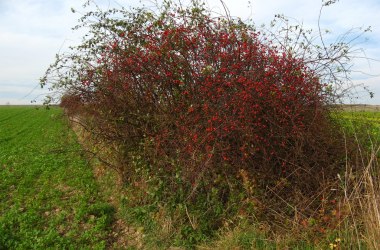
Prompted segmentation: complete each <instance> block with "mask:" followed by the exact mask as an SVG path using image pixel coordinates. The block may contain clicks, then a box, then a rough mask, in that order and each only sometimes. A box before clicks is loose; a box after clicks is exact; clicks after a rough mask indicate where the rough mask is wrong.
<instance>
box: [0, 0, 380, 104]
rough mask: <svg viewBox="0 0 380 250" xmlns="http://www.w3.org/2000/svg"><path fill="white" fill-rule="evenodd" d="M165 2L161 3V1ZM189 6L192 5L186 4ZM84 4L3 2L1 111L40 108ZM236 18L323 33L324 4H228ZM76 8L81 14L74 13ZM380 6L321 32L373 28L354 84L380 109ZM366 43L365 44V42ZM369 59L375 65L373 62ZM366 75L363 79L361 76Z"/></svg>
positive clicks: (355, 9) (335, 19) (258, 0)
mask: <svg viewBox="0 0 380 250" xmlns="http://www.w3.org/2000/svg"><path fill="white" fill-rule="evenodd" d="M157 1H158V2H160V0H157ZM182 1H186V0H182ZM84 2H85V1H84V0H0V105H4V104H30V103H31V101H32V100H36V101H37V103H40V102H41V101H42V99H43V98H44V96H45V95H47V94H48V90H47V89H41V88H40V87H39V78H40V77H41V76H43V74H44V72H45V70H46V69H47V67H48V66H49V64H51V63H52V62H54V59H55V55H56V54H57V53H59V52H65V51H68V47H69V46H70V45H74V44H76V43H78V42H79V41H80V38H81V35H83V33H82V34H81V33H80V32H79V33H78V32H77V31H73V30H72V29H71V28H72V27H74V26H75V25H76V24H78V21H77V20H78V18H80V17H81V13H84V12H85V10H83V8H82V4H83V3H84ZM95 2H96V3H97V4H98V5H99V6H100V7H102V8H105V9H106V8H108V7H110V6H117V5H124V6H141V5H142V4H145V5H149V4H150V3H151V2H149V1H146V0H142V1H137V0H117V2H116V1H114V0H95ZM224 3H225V4H226V6H227V7H228V9H229V11H230V14H231V16H234V17H240V18H242V20H248V19H249V18H251V19H252V20H253V22H254V23H255V24H256V25H261V24H269V22H270V21H271V20H272V19H273V17H274V15H275V14H284V15H285V16H287V17H290V18H292V20H293V19H294V20H297V21H298V22H300V23H303V25H304V26H305V27H308V28H313V29H314V30H316V29H317V28H318V26H317V25H318V16H319V10H320V7H321V4H322V2H321V0H224ZM207 5H208V6H209V7H210V8H211V9H212V10H213V11H215V12H219V13H223V8H222V5H221V1H220V0H208V1H207ZM71 8H74V9H75V10H76V13H72V11H71ZM379 13H380V1H379V0H361V1H357V0H340V1H339V2H337V3H336V4H334V5H333V6H329V7H327V8H325V9H324V10H323V12H322V16H321V28H322V29H328V30H330V31H332V35H330V36H331V37H338V36H339V35H340V34H343V33H345V32H346V31H348V30H350V29H353V28H358V27H363V28H366V27H368V26H371V30H372V32H370V33H367V34H365V35H364V37H363V38H365V39H367V41H366V42H363V43H360V44H358V45H357V48H361V49H363V56H365V57H367V59H361V60H359V59H358V60H355V61H354V65H353V67H352V70H353V72H354V73H353V74H352V77H353V81H354V83H356V84H363V85H364V86H367V87H368V89H370V91H372V92H374V94H375V95H374V98H369V94H368V93H366V92H365V91H363V89H361V88H359V89H358V97H357V98H355V99H354V100H353V101H354V102H355V103H365V104H377V105H380V21H379V20H380V18H379V17H378V15H379ZM361 41H364V39H361ZM368 58H369V59H368ZM355 72H361V73H355Z"/></svg>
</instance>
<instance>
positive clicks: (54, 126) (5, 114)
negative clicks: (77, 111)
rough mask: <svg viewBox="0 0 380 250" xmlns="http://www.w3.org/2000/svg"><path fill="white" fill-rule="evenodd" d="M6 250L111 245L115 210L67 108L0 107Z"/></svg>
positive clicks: (1, 238)
mask: <svg viewBox="0 0 380 250" xmlns="http://www.w3.org/2000/svg"><path fill="white" fill-rule="evenodd" d="M0 180H1V181H0V190H1V192H0V249H4V248H5V249H7V248H11V249H26V248H28V249H46V248H56V249H58V248H61V249H63V248H67V249H69V248H83V247H86V248H93V249H103V248H105V247H106V245H107V237H108V230H109V225H110V224H111V222H112V220H113V213H114V208H113V207H112V206H110V205H109V204H108V203H105V202H103V201H102V200H101V199H99V195H98V190H99V189H98V185H97V183H96V181H95V179H94V177H93V173H92V169H91V168H90V167H89V165H88V164H87V162H86V160H85V158H84V156H83V155H81V148H80V146H79V144H78V143H77V142H76V137H75V135H74V134H73V133H72V131H71V130H69V129H68V127H67V125H66V124H64V122H63V120H62V119H61V110H60V109H58V108H53V109H51V110H45V109H36V108H33V107H0Z"/></svg>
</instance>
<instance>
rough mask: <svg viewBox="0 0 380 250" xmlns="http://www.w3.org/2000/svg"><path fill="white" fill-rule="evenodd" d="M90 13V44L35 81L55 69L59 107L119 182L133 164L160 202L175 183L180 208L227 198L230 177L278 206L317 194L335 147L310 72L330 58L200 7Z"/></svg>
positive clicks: (336, 155)
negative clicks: (276, 198)
mask: <svg viewBox="0 0 380 250" xmlns="http://www.w3.org/2000/svg"><path fill="white" fill-rule="evenodd" d="M115 13H116V15H115V16H112V15H114V14H115ZM94 16H95V17H96V18H98V20H97V21H96V22H94V23H91V24H90V26H89V27H90V33H89V34H90V37H89V38H88V39H87V40H84V43H83V44H82V45H80V46H79V47H77V50H76V51H75V53H73V54H71V55H69V56H68V57H62V58H58V60H57V62H56V64H54V65H52V67H51V68H49V70H48V72H47V74H46V76H45V78H43V79H42V82H43V84H46V83H47V82H48V81H49V79H50V78H49V77H50V76H51V75H54V74H55V73H57V72H58V75H59V77H60V78H59V79H60V80H59V81H58V82H55V83H54V85H53V88H57V89H60V90H64V92H65V93H66V95H65V96H64V97H63V98H62V102H61V105H62V106H63V107H65V108H66V109H67V110H68V112H69V113H70V114H76V115H79V116H81V117H82V118H83V119H84V120H85V121H86V126H89V127H90V128H91V131H92V133H94V134H95V135H96V136H97V137H96V138H97V139H98V140H101V141H102V142H103V143H105V144H107V143H108V144H109V145H112V147H114V148H115V151H117V155H118V157H119V158H121V159H122V160H121V161H119V164H120V166H119V169H121V170H122V172H123V174H124V177H125V180H126V181H127V180H128V179H129V180H130V181H131V180H133V178H140V177H141V176H137V177H136V173H138V174H139V175H141V172H140V170H139V171H137V169H136V166H137V165H138V166H139V167H140V166H141V161H142V162H144V164H143V165H144V166H145V168H146V169H148V172H149V174H150V175H153V176H155V178H162V179H165V182H166V183H169V184H168V185H167V187H166V188H168V189H167V193H166V194H167V195H170V192H173V191H177V190H182V191H183V189H182V188H185V190H187V191H184V195H183V197H182V198H181V199H182V201H185V202H187V201H188V200H192V199H197V194H198V196H199V197H202V196H203V194H204V193H202V192H205V193H207V192H210V190H211V187H212V186H218V187H219V188H220V189H218V190H219V191H218V192H217V196H218V199H220V200H221V201H223V200H224V201H225V200H228V199H230V198H229V195H230V194H231V193H230V191H228V190H227V189H228V188H230V189H231V188H232V187H233V186H234V185H233V184H231V183H230V182H229V181H230V180H232V179H236V178H240V179H241V180H242V184H241V185H242V186H241V187H243V186H244V188H245V190H246V191H247V190H251V188H253V186H256V185H258V186H259V187H261V188H263V189H264V188H265V187H267V186H269V187H271V188H272V189H271V190H272V191H273V190H274V191H273V192H276V193H277V194H280V193H281V192H284V193H287V194H288V198H289V197H291V198H289V199H288V198H284V199H283V200H286V199H288V200H291V199H293V198H294V197H295V196H297V195H298V198H297V199H299V200H301V199H302V198H300V197H304V196H308V195H310V192H312V193H313V195H314V194H317V192H318V190H322V189H324V188H325V187H322V185H323V183H322V181H321V180H322V178H321V177H322V176H323V180H329V179H332V178H335V176H336V174H337V172H339V169H340V167H341V166H342V165H341V164H342V163H344V160H345V159H344V156H345V147H344V146H345V145H344V144H343V142H341V141H340V140H341V139H340V138H341V135H339V130H337V129H336V127H335V125H334V124H333V123H332V122H331V121H330V119H329V109H328V104H330V101H331V100H332V99H333V98H332V97H334V96H333V92H332V91H331V86H330V85H326V84H325V83H324V81H325V80H326V78H325V75H323V74H322V73H325V72H322V73H321V71H320V70H321V68H323V67H328V66H326V65H327V64H324V62H321V61H323V60H330V59H331V58H322V57H321V54H320V53H319V54H318V57H319V59H317V60H312V58H305V57H302V56H300V54H302V55H304V56H305V55H309V54H308V52H309V51H310V50H309V49H310V48H306V47H304V50H305V51H303V52H302V53H298V54H297V53H296V52H294V50H291V49H289V47H288V46H285V45H283V44H282V43H278V42H274V41H273V40H270V39H268V36H267V34H265V33H264V34H263V33H260V32H259V31H257V30H256V29H255V27H253V26H250V25H247V24H244V23H243V22H241V21H240V20H234V19H231V18H227V17H214V16H213V15H211V14H210V13H209V12H208V11H207V10H205V9H204V8H203V7H202V5H199V4H194V5H193V6H191V7H189V8H182V7H178V6H176V7H170V3H169V4H164V6H163V7H162V11H161V12H160V13H158V14H157V13H154V12H152V11H149V10H146V9H136V10H134V11H132V12H129V11H126V10H124V9H121V10H119V11H117V10H110V11H108V12H98V13H96V12H95V13H94V12H90V13H89V14H87V15H86V16H85V17H84V18H83V19H82V21H83V22H84V26H86V25H87V23H88V22H86V20H88V19H89V18H91V17H94ZM120 16H122V18H120ZM316 48H318V47H316ZM325 49H326V48H325ZM343 49H344V48H342V50H343ZM345 53H347V51H346V52H345ZM340 56H341V57H344V56H346V54H339V57H340ZM335 59H336V58H335ZM338 59H339V58H338ZM318 62H319V63H320V64H316V63H318ZM68 64H69V65H70V67H69V69H68V71H66V68H65V67H62V65H68ZM315 65H318V66H319V67H315ZM321 65H323V67H321ZM340 65H343V64H342V63H341V64H340ZM325 69H326V68H325ZM327 69H328V70H327V71H329V70H330V71H329V72H332V74H333V76H335V75H334V72H333V70H335V68H334V67H331V68H327ZM55 70H57V71H55ZM330 76H331V75H330ZM136 159H140V160H139V164H137V165H136ZM141 159H142V160H141ZM236 176H237V177H236ZM178 179H179V180H180V181H179V180H178ZM220 179H222V181H221V180H220ZM284 179H285V180H286V183H287V184H286V185H285V184H284V183H282V184H281V183H280V184H281V185H279V180H284ZM305 180H307V181H305ZM159 183H161V182H159ZM247 183H250V184H249V185H252V187H247V185H246V184H247ZM180 186H181V189H180V188H179V187H180ZM221 187H223V188H221ZM226 190H227V191H226ZM182 191H181V192H182ZM198 191H202V192H199V193H198ZM250 192H251V191H249V192H248V191H247V193H248V194H246V196H247V195H253V193H250ZM246 196H244V197H246ZM244 197H243V198H242V199H244ZM263 197H264V196H263ZM283 200H282V201H283ZM307 206H309V207H310V204H308V205H307ZM207 211H209V210H207ZM186 212H187V211H186Z"/></svg>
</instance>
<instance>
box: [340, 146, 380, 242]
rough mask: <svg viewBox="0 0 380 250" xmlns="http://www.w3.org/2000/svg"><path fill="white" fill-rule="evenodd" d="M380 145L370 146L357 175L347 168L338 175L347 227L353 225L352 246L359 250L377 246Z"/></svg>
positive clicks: (379, 224) (379, 239) (379, 198)
mask: <svg viewBox="0 0 380 250" xmlns="http://www.w3.org/2000/svg"><path fill="white" fill-rule="evenodd" d="M379 151H380V146H377V147H373V148H372V152H371V154H370V155H369V159H368V161H367V162H368V163H367V164H366V165H364V166H365V168H364V169H363V171H362V172H361V175H360V176H356V177H352V175H353V173H352V171H351V169H350V168H348V169H347V171H346V176H345V177H344V180H343V178H342V183H344V185H343V190H344V193H345V205H346V206H347V207H348V208H349V211H350V218H348V220H349V221H350V226H351V227H353V229H354V230H353V234H352V242H351V244H352V246H355V245H356V247H357V248H358V249H362V244H361V243H365V245H366V246H367V248H368V249H380V165H379V162H378V155H379Z"/></svg>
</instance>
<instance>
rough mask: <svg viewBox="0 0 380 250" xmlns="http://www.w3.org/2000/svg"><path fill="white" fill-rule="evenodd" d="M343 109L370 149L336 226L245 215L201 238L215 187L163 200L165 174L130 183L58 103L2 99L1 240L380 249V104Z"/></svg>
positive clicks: (44, 244)
mask: <svg viewBox="0 0 380 250" xmlns="http://www.w3.org/2000/svg"><path fill="white" fill-rule="evenodd" d="M337 119H338V120H339V121H340V122H341V123H342V124H343V125H344V127H345V128H346V130H347V133H350V134H351V135H354V136H355V135H357V140H358V143H362V144H365V147H366V148H369V149H370V152H371V154H369V155H368V154H365V153H364V151H363V153H362V154H361V158H360V159H358V164H362V168H363V171H361V172H360V173H356V175H355V176H354V177H352V174H353V173H352V172H351V170H352V169H351V167H350V165H347V169H346V173H344V174H342V175H341V176H340V177H339V178H340V185H339V190H338V191H337V192H340V193H341V194H343V195H342V197H343V199H342V200H341V201H340V204H339V206H340V207H341V211H342V213H343V212H344V220H341V221H338V220H337V223H339V224H338V225H336V227H335V228H333V229H331V230H329V231H326V232H324V233H317V234H316V231H315V228H317V226H318V223H319V222H318V219H316V221H309V223H310V224H309V225H305V226H304V227H300V226H299V225H298V226H295V230H294V231H289V233H287V234H283V235H274V234H273V233H272V232H271V229H270V227H268V225H266V224H265V223H263V222H262V221H259V220H257V221H256V222H254V223H252V220H246V218H244V217H242V218H240V219H236V220H235V221H227V220H226V221H225V225H224V226H223V227H222V228H221V229H220V230H219V231H217V232H215V235H214V236H213V237H212V238H207V237H205V238H203V237H204V235H203V234H199V232H201V231H200V230H198V229H197V230H194V228H202V227H203V226H207V225H208V224H209V222H210V221H208V218H207V216H205V215H204V214H205V213H204V212H205V211H206V209H207V207H209V206H210V199H211V198H212V197H211V198H210V197H208V198H207V199H204V200H200V201H199V202H202V201H205V202H206V203H205V204H203V203H202V204H201V203H194V204H193V203H191V204H190V203H186V202H182V203H181V202H178V201H181V197H180V196H181V192H180V190H179V191H178V192H177V196H176V200H175V201H169V202H166V203H165V202H164V201H163V200H162V197H161V196H162V194H161V193H160V192H163V191H162V190H161V189H160V187H161V186H162V185H163V184H162V183H161V182H159V181H158V180H155V179H149V180H148V179H144V174H143V173H139V175H141V180H140V182H135V183H131V184H127V185H126V184H125V183H122V182H121V181H120V180H118V176H117V174H116V173H115V172H113V171H111V170H110V169H109V168H107V167H106V166H104V165H102V163H101V162H99V161H97V160H96V159H93V161H91V162H89V161H88V160H89V159H88V155H86V154H84V153H83V149H82V148H81V146H80V145H79V144H78V143H77V138H76V135H75V134H74V133H73V132H72V130H71V129H70V128H69V126H68V124H66V123H65V120H64V119H62V111H61V110H60V109H59V108H52V109H51V110H46V109H35V108H33V107H0V180H1V182H0V190H1V192H0V249H25V248H28V249H29V248H32V249H46V248H54V249H83V248H85V249H106V248H112V249H167V248H170V247H174V246H175V247H176V248H173V249H186V248H188V249H193V248H195V247H196V248H198V249H300V250H301V249H380V247H379V246H380V241H379V239H380V230H379V228H380V196H379V194H380V166H379V164H378V161H377V159H378V156H379V147H378V146H375V145H379V144H378V143H377V142H378V140H379V135H380V133H379V130H380V125H379V124H380V112H379V113H378V112H376V111H372V110H364V111H356V112H353V111H349V110H345V111H343V112H341V113H340V114H339V115H338V117H337ZM359 130H361V131H363V130H365V131H366V133H361V134H364V136H362V135H360V136H361V137H360V136H359V134H360V133H359ZM78 132H79V134H80V135H81V139H82V140H83V139H85V141H87V143H88V142H89V141H90V140H88V139H86V138H85V137H84V134H83V133H81V132H80V131H79V130H78V129H76V133H77V134H78ZM82 144H86V143H84V141H82ZM90 146H91V143H88V145H87V147H90ZM98 150H100V149H98ZM103 152H105V151H104V150H103ZM108 153H110V152H106V154H108ZM86 156H87V157H86ZM134 164H135V165H136V166H139V164H143V162H141V159H140V160H139V159H137V160H136V163H134ZM93 170H95V171H93ZM137 170H138V168H136V171H137ZM160 183H161V184H160ZM139 192H140V193H141V192H143V193H144V192H147V193H146V194H140V193H139ZM334 192H336V191H334ZM152 197H153V198H152ZM160 197H161V198H160ZM150 200H153V201H154V202H153V203H151V202H149V201H150ZM206 200H207V201H206ZM211 201H212V199H211ZM215 204H216V205H215ZM215 204H214V206H213V208H217V207H218V206H217V205H218V204H217V203H215ZM221 209H222V207H221ZM197 211H198V212H197ZM334 211H335V210H334ZM334 211H333V210H331V211H326V215H327V212H328V213H330V212H334ZM197 213H199V214H197ZM194 215H197V217H194ZM198 215H199V216H198ZM330 216H331V215H330ZM209 219H210V218H209ZM188 221H190V224H189V223H188ZM311 222H312V223H311ZM189 225H191V226H192V227H194V228H191V227H189ZM192 238H193V239H192ZM194 242H195V243H194ZM196 242H197V243H196Z"/></svg>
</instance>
